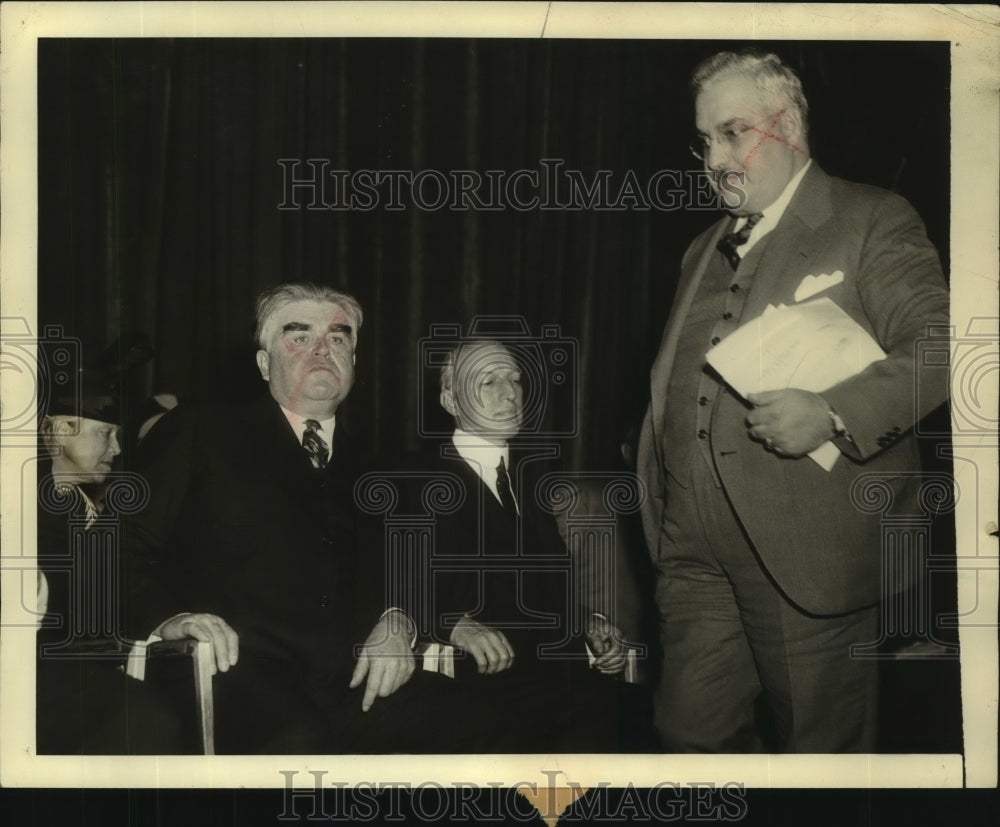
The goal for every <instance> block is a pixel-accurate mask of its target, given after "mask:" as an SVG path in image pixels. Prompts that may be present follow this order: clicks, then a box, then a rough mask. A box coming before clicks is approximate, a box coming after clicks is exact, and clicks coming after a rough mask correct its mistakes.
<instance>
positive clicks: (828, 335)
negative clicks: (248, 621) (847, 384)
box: [706, 297, 885, 471]
mask: <svg viewBox="0 0 1000 827" xmlns="http://www.w3.org/2000/svg"><path fill="white" fill-rule="evenodd" d="M884 358H885V352H884V351H883V350H882V348H881V347H879V345H878V343H877V342H876V341H875V340H874V339H873V338H872V337H871V335H870V334H869V333H868V332H867V331H866V330H865V329H864V328H863V327H861V326H860V325H859V324H858V323H857V322H856V321H854V319H852V318H851V317H850V316H848V315H847V314H846V313H845V312H844V311H843V310H842V309H841V308H840V307H838V306H837V305H836V304H835V303H834V302H832V301H831V300H830V299H829V298H826V297H824V298H821V299H815V300H813V301H808V302H803V303H801V304H796V305H792V306H790V307H789V306H785V305H779V306H778V307H776V308H775V307H771V306H769V307H768V309H767V310H765V311H764V313H763V314H762V315H761V316H759V317H758V318H756V319H753V320H752V321H750V322H747V323H746V324H744V325H743V326H742V327H740V328H739V329H738V330H737V331H736V332H735V333H733V334H732V335H731V336H728V337H727V338H726V339H724V340H723V341H722V342H720V343H719V344H718V345H717V346H716V347H714V348H712V350H710V351H709V352H708V354H707V355H706V359H707V360H708V363H709V364H710V365H711V366H712V367H713V368H715V370H716V371H718V373H719V375H720V376H722V378H723V379H725V381H726V382H727V383H728V384H729V385H730V386H731V387H732V388H733V389H734V390H735V391H736V392H737V393H739V394H740V396H742V397H743V398H744V399H746V400H747V401H748V402H750V403H751V404H753V405H756V406H758V407H757V408H755V410H754V411H752V412H751V413H750V415H749V416H748V417H747V424H748V425H749V426H750V434H751V436H753V437H754V438H755V439H760V440H761V441H763V442H764V443H765V444H766V445H767V446H768V447H769V448H773V449H774V450H776V451H778V452H779V453H782V454H785V455H788V456H801V455H803V454H805V453H809V455H810V456H811V457H812V458H813V459H814V460H815V461H816V462H817V463H819V464H820V465H821V466H822V467H823V468H824V469H826V470H827V471H829V470H830V469H831V468H832V467H833V465H834V463H835V462H836V461H837V457H838V456H839V455H840V451H839V450H838V448H837V447H836V445H834V444H833V443H832V442H830V441H829V440H830V438H831V437H832V436H833V435H834V432H835V431H834V427H833V423H832V420H831V417H830V408H829V406H828V405H827V404H826V402H825V401H824V400H823V398H822V397H821V396H819V394H820V393H822V392H823V391H825V390H827V389H828V388H831V387H833V386H834V385H836V384H838V383H840V382H843V381H844V380H845V379H850V378H851V377H852V376H855V375H857V374H858V373H860V372H861V371H862V370H864V369H865V368H866V367H868V365H870V364H871V363H872V362H876V361H878V360H879V359H884Z"/></svg>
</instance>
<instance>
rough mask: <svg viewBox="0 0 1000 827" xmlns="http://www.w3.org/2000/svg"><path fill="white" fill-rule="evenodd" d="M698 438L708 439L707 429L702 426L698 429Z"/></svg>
mask: <svg viewBox="0 0 1000 827" xmlns="http://www.w3.org/2000/svg"><path fill="white" fill-rule="evenodd" d="M698 439H708V431H706V430H705V429H704V428H702V429H701V430H699V431H698Z"/></svg>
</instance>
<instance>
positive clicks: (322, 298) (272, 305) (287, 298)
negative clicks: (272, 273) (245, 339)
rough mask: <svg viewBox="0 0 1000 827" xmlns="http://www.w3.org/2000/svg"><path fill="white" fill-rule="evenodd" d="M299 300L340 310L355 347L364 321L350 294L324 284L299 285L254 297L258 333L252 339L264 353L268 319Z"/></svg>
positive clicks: (290, 285)
mask: <svg viewBox="0 0 1000 827" xmlns="http://www.w3.org/2000/svg"><path fill="white" fill-rule="evenodd" d="M302 300H311V301H317V302H330V303H331V304H335V305H337V306H338V307H340V308H341V309H342V310H343V311H344V312H345V313H346V314H347V315H348V316H349V317H350V319H351V322H352V324H351V339H352V344H354V345H357V343H358V331H359V330H361V324H362V322H363V321H364V313H363V312H362V310H361V305H360V304H359V302H358V300H357V299H356V298H354V296H352V295H351V294H350V293H344V292H343V291H341V290H334V289H333V288H332V287H327V286H326V285H325V284H314V283H313V282H309V281H300V282H288V283H286V284H279V285H277V286H275V287H271V288H270V289H268V290H265V291H264V292H263V293H261V294H260V295H259V296H257V304H256V312H257V330H256V331H255V332H254V339H255V340H256V341H257V345H258V346H259V347H260V348H261V349H262V350H267V344H266V343H265V341H264V327H265V326H266V325H267V322H268V320H269V319H270V318H271V316H273V315H274V314H275V313H277V312H278V311H279V310H280V309H281V308H282V307H284V306H285V305H286V304H291V303H292V302H296V301H302Z"/></svg>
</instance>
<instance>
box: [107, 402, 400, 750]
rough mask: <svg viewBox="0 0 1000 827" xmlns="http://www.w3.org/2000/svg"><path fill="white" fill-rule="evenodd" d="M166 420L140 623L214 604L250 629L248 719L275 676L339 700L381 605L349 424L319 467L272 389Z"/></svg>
mask: <svg viewBox="0 0 1000 827" xmlns="http://www.w3.org/2000/svg"><path fill="white" fill-rule="evenodd" d="M157 427H159V428H164V429H168V428H169V429H170V430H169V432H165V436H166V437H168V439H167V441H166V442H165V443H164V444H165V446H166V449H165V450H162V451H160V452H158V453H157V455H156V457H155V458H154V460H153V461H152V463H151V465H150V466H149V467H148V468H146V469H145V474H146V476H147V478H148V480H149V483H150V487H151V491H152V494H151V498H150V502H149V504H148V505H147V507H146V508H145V509H144V510H143V511H142V512H141V513H140V514H139V515H138V516H137V517H136V518H135V519H133V520H132V521H131V523H130V527H129V537H128V542H127V546H126V548H127V563H128V578H129V579H128V581H127V583H126V586H127V592H128V606H127V617H128V620H129V631H130V633H131V634H132V635H135V636H137V637H145V636H146V635H148V634H149V633H150V632H151V631H152V630H153V629H154V628H155V627H156V626H157V625H158V624H159V623H161V622H162V621H164V620H166V619H167V618H169V617H172V616H173V615H174V614H176V613H178V612H211V613H214V614H217V615H219V616H220V617H222V618H224V619H225V620H226V621H227V622H228V623H229V624H230V625H231V626H232V627H233V629H235V630H236V632H237V633H238V634H239V636H240V662H239V664H238V665H237V666H236V668H234V669H233V670H231V671H230V672H229V673H228V674H227V676H226V681H227V682H228V683H230V684H231V683H234V682H236V683H237V684H238V683H241V682H242V683H246V685H245V686H242V687H239V688H241V689H243V690H246V692H247V693H248V694H247V698H248V700H247V702H246V704H247V708H246V709H244V710H242V712H243V714H244V715H245V725H246V726H247V727H251V725H252V722H253V721H254V720H258V719H261V717H262V716H266V715H268V714H269V712H270V710H269V709H268V708H266V707H262V706H261V703H260V702H256V701H253V700H252V699H251V695H252V692H253V690H254V689H255V688H257V687H259V686H262V685H263V683H265V682H266V676H273V677H274V678H275V680H279V679H280V680H281V681H285V682H287V683H289V685H294V686H296V687H300V688H302V689H303V691H304V692H305V693H306V694H307V695H308V696H309V697H311V698H313V699H314V700H315V701H316V703H317V704H319V705H321V706H322V707H324V708H326V709H331V711H335V710H336V708H337V706H338V705H339V704H341V703H346V702H347V701H346V693H347V684H348V682H349V680H350V675H351V672H352V669H353V667H354V660H355V658H354V652H353V647H354V646H355V645H356V644H358V643H361V642H363V641H364V639H365V637H366V636H367V634H368V632H369V631H370V630H371V627H372V626H373V625H374V624H375V621H376V620H377V619H378V617H379V615H380V613H381V611H382V609H383V606H382V599H381V598H382V590H381V584H380V583H379V580H380V578H381V571H382V569H381V555H379V554H373V555H371V557H370V559H368V558H366V559H362V558H361V557H360V555H359V550H358V542H357V535H358V519H359V518H358V516H357V514H358V512H357V509H356V508H355V507H354V501H353V487H354V483H355V481H356V478H357V475H358V466H359V460H358V456H357V454H356V452H355V450H354V449H353V448H352V446H351V444H350V441H349V437H348V435H347V434H346V433H345V430H344V428H343V425H342V423H340V422H338V424H337V428H336V431H335V434H334V439H333V444H332V446H331V458H330V461H329V464H328V465H327V467H326V468H325V469H323V470H322V471H318V470H316V469H315V468H313V466H312V465H311V463H310V461H309V457H308V456H307V454H306V452H305V451H304V450H303V448H302V447H301V445H300V443H299V442H298V440H297V438H296V436H295V433H294V431H293V430H292V428H291V426H290V425H289V424H288V421H287V420H286V418H285V416H284V414H283V413H282V411H281V409H280V408H279V407H278V405H277V404H276V403H275V402H274V401H273V400H272V399H271V398H270V397H264V398H262V399H260V400H259V401H257V402H256V403H254V404H251V405H249V406H246V407H221V406H220V407H212V408H207V409H203V410H198V409H186V408H184V407H181V408H178V409H176V411H174V412H172V413H171V414H169V415H168V417H166V418H165V419H164V421H163V422H161V423H160V424H159V425H158V426H157ZM261 676H265V677H261ZM219 682H220V681H219V678H217V679H216V683H217V685H218V684H219ZM275 692H278V690H277V689H276V690H275ZM233 694H234V695H235V696H239V692H234V693H233ZM237 702H238V701H237ZM286 705H287V703H286ZM358 706H359V708H360V700H359V701H358ZM218 720H219V719H218V711H217V721H218ZM294 747H295V745H294V744H289V745H288V748H289V749H294Z"/></svg>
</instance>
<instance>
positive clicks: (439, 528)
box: [422, 441, 582, 668]
mask: <svg viewBox="0 0 1000 827" xmlns="http://www.w3.org/2000/svg"><path fill="white" fill-rule="evenodd" d="M510 456H511V470H512V478H513V479H512V483H513V488H514V492H515V495H516V497H517V500H518V506H519V508H520V516H518V517H517V518H515V519H512V518H511V515H510V514H508V513H505V511H504V509H503V507H502V506H501V505H500V503H499V502H498V501H497V499H496V497H494V496H493V493H492V492H491V491H490V489H489V487H488V486H487V485H486V484H485V483H484V482H483V481H482V479H480V477H479V475H478V474H477V473H476V472H475V471H474V470H473V469H472V468H470V467H469V465H468V463H467V462H466V461H465V460H464V459H462V457H461V456H459V455H458V452H457V451H456V450H455V447H454V445H453V444H452V443H451V442H450V441H449V442H448V443H445V444H444V445H443V446H441V453H439V454H438V455H436V456H429V457H427V458H425V460H424V461H423V463H422V465H423V468H424V470H425V472H426V471H429V472H431V473H434V472H442V473H447V474H453V475H455V476H456V477H457V478H458V480H459V484H460V488H461V490H462V492H463V497H464V499H463V502H462V505H461V506H460V507H459V508H457V509H456V510H454V511H452V512H451V513H444V514H440V515H438V516H437V518H436V521H435V522H436V524H435V534H434V542H433V547H432V558H431V564H430V570H429V580H430V586H431V591H430V599H431V609H432V624H433V628H434V634H435V637H436V638H437V639H438V640H440V641H441V642H444V643H447V642H448V640H449V636H450V634H451V631H452V629H453V628H454V624H455V622H456V621H457V620H458V619H459V618H460V617H461V616H462V615H463V614H465V613H468V614H470V615H471V616H472V617H473V618H475V619H476V620H478V621H479V622H481V623H483V624H485V625H487V626H491V627H493V628H498V629H500V630H502V631H503V633H504V634H505V635H506V636H507V638H508V640H509V641H510V643H511V646H512V647H513V648H514V651H515V653H516V654H517V656H518V658H520V659H521V661H522V662H523V663H524V666H523V667H522V666H521V663H519V664H518V667H519V668H528V664H530V663H536V662H537V660H538V657H539V654H540V651H539V647H543V646H559V645H560V644H566V645H568V644H569V642H570V638H571V637H572V634H571V631H570V630H569V629H568V625H567V624H568V614H567V613H568V611H569V608H570V596H569V589H570V585H571V577H570V557H569V555H568V553H567V551H566V547H565V546H564V545H563V543H562V540H561V538H560V536H559V532H558V529H557V527H556V522H555V518H554V517H553V516H552V514H551V512H548V511H546V510H544V509H543V508H541V507H540V506H539V504H538V503H537V502H536V500H535V484H536V482H537V478H538V476H539V473H537V472H536V469H538V468H539V466H540V465H541V463H539V462H537V461H536V462H531V461H530V459H529V458H528V457H527V456H526V452H519V451H517V450H516V449H513V448H512V449H511V453H510ZM452 561H454V562H452ZM578 631H579V630H578ZM579 651H581V652H582V644H581V645H580V650H579Z"/></svg>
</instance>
